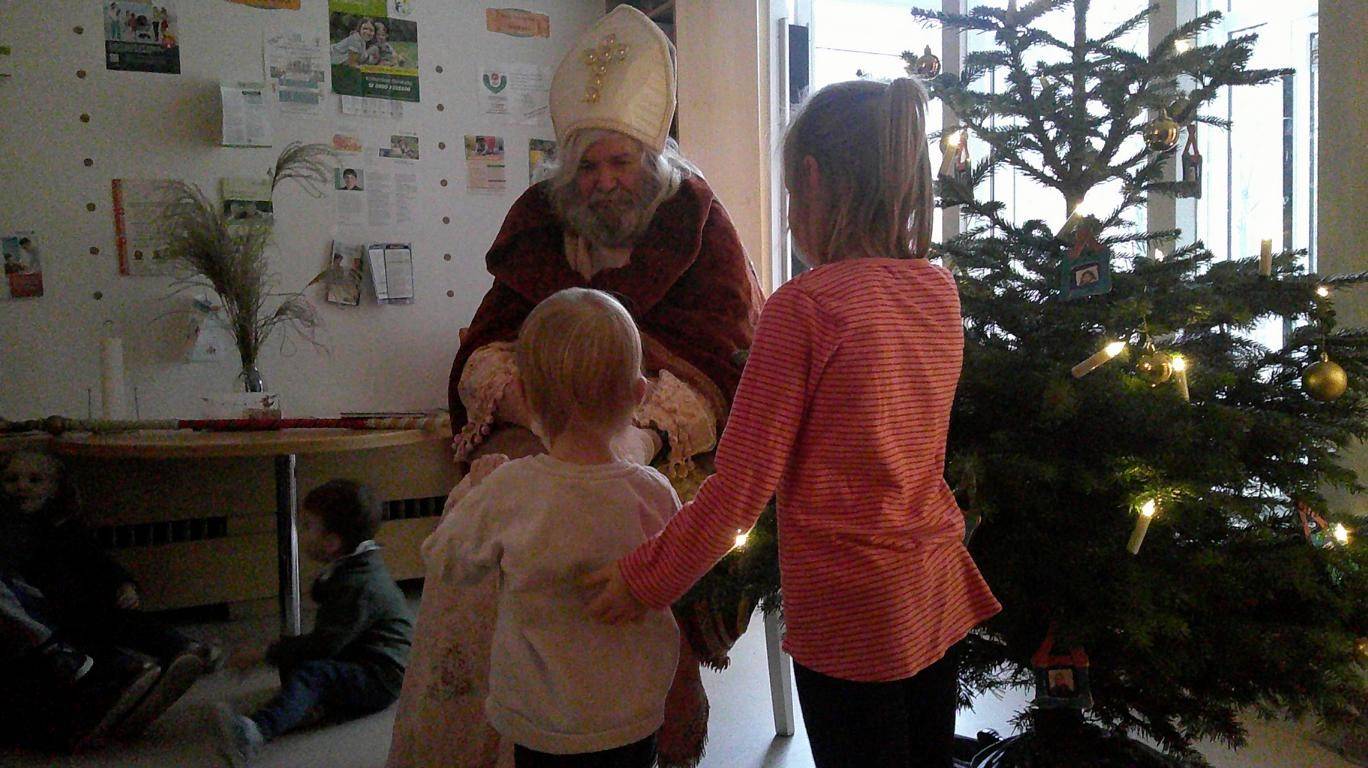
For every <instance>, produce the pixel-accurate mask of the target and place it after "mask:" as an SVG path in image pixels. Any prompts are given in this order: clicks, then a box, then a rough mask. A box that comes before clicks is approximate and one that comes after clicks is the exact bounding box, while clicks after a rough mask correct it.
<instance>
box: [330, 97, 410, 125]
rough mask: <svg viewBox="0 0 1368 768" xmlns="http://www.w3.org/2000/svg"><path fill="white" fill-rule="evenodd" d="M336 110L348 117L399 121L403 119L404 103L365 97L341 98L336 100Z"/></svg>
mask: <svg viewBox="0 0 1368 768" xmlns="http://www.w3.org/2000/svg"><path fill="white" fill-rule="evenodd" d="M338 110H339V111H340V112H341V113H342V114H344V115H347V116H349V117H388V118H390V119H392V120H401V119H403V117H404V102H402V101H390V100H388V99H368V98H366V97H365V96H342V97H340V98H339V99H338Z"/></svg>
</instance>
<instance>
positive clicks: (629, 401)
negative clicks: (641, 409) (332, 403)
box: [516, 288, 642, 440]
mask: <svg viewBox="0 0 1368 768" xmlns="http://www.w3.org/2000/svg"><path fill="white" fill-rule="evenodd" d="M516 356H517V361H518V372H519V375H520V377H521V381H522V387H523V395H524V397H525V399H526V401H527V405H528V408H529V409H530V410H531V412H532V414H533V416H534V417H535V418H536V419H537V421H538V422H539V423H540V426H541V431H542V433H543V434H542V437H544V438H545V439H547V440H554V439H555V438H557V437H558V436H560V435H561V434H562V433H563V432H565V431H566V429H567V428H570V427H571V426H572V425H576V426H582V427H588V428H593V429H601V430H613V429H617V428H620V427H625V426H626V425H627V424H628V423H630V421H631V418H632V411H633V410H634V409H635V408H636V405H637V403H638V401H639V400H640V396H641V382H642V377H641V336H640V335H639V334H638V333H637V327H636V323H634V322H633V321H632V316H631V315H629V314H627V310H626V309H624V308H623V306H622V305H621V304H620V303H618V301H617V300H616V299H614V298H613V297H612V296H609V295H608V294H606V293H603V292H602V291H595V290H591V289H588V288H567V289H565V290H563V291H559V292H557V293H555V294H553V295H552V296H550V297H549V298H547V299H546V300H545V301H543V302H542V303H540V304H538V305H537V306H536V308H535V309H533V310H532V313H531V314H529V315H528V316H527V320H525V321H524V322H523V325H522V330H521V331H520V332H519V335H518V343H517V348H516Z"/></svg>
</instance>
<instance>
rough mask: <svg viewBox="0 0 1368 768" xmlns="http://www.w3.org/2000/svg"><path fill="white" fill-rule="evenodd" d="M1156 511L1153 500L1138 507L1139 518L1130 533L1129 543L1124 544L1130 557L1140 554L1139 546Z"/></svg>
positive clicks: (1143, 540)
mask: <svg viewBox="0 0 1368 768" xmlns="http://www.w3.org/2000/svg"><path fill="white" fill-rule="evenodd" d="M1156 511H1158V510H1157V508H1156V506H1155V504H1154V499H1150V500H1149V501H1147V502H1145V503H1144V505H1143V506H1141V507H1140V516H1139V517H1137V518H1136V519H1135V528H1134V530H1132V531H1131V535H1130V541H1128V542H1126V551H1127V552H1130V553H1131V554H1132V555H1134V554H1138V553H1139V552H1140V545H1141V544H1143V543H1144V542H1145V533H1146V532H1147V531H1149V525H1150V521H1151V520H1153V519H1154V514H1155V512H1156Z"/></svg>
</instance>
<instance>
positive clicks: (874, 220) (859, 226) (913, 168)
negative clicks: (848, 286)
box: [783, 77, 934, 264]
mask: <svg viewBox="0 0 1368 768" xmlns="http://www.w3.org/2000/svg"><path fill="white" fill-rule="evenodd" d="M928 153H929V150H928V147H927V143H926V90H925V89H924V88H923V87H922V84H921V83H920V82H918V81H917V80H912V79H908V78H903V77H900V78H898V79H896V80H894V81H893V82H891V83H881V82H876V81H872V80H851V81H849V82H844V83H834V84H832V85H828V86H827V87H825V88H823V89H822V90H820V91H818V92H817V93H816V94H814V95H813V96H812V98H810V99H809V100H808V102H807V103H806V104H805V105H804V106H803V108H802V109H801V110H800V111H799V113H798V115H797V116H796V117H795V118H794V119H793V122H792V123H791V124H790V125H789V128H788V131H787V132H786V134H785V136H784V150H783V166H784V176H785V177H786V178H787V179H788V180H789V186H790V189H792V190H794V191H795V192H794V193H795V194H796V195H801V196H803V197H804V198H805V199H808V198H807V196H809V195H812V194H814V193H815V192H816V190H810V189H805V186H806V184H805V182H804V179H805V176H804V174H803V158H805V157H811V158H813V159H814V160H816V162H817V167H818V169H819V170H820V173H821V179H822V186H823V189H824V191H826V192H827V197H828V205H827V210H826V215H827V220H826V222H825V230H826V232H827V235H826V238H825V242H822V243H819V247H820V248H821V252H820V253H813V254H806V255H807V256H808V257H810V258H811V259H812V260H813V263H820V264H824V263H827V262H829V261H833V260H836V259H841V258H846V257H848V256H882V257H891V258H900V259H905V258H918V257H925V256H926V252H927V250H928V249H929V248H930V245H931V220H932V219H931V217H932V213H933V205H934V198H933V196H932V188H931V160H930V158H929V157H928Z"/></svg>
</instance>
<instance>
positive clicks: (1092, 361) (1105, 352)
mask: <svg viewBox="0 0 1368 768" xmlns="http://www.w3.org/2000/svg"><path fill="white" fill-rule="evenodd" d="M1125 348H1126V342H1124V341H1113V342H1112V343H1110V344H1108V345H1107V346H1105V347H1103V348H1102V349H1100V350H1098V351H1097V352H1096V353H1094V354H1093V356H1092V357H1089V358H1088V359H1087V360H1084V361H1083V362H1081V363H1079V364H1078V365H1075V366H1074V367H1073V369H1072V373H1073V377H1074V378H1075V379H1081V378H1083V377H1084V376H1087V375H1088V374H1090V373H1092V372H1093V371H1095V370H1097V369H1098V368H1101V367H1102V366H1103V365H1106V364H1107V363H1108V362H1110V361H1111V359H1112V358H1114V357H1116V356H1117V355H1119V354H1121V350H1123V349H1125Z"/></svg>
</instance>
